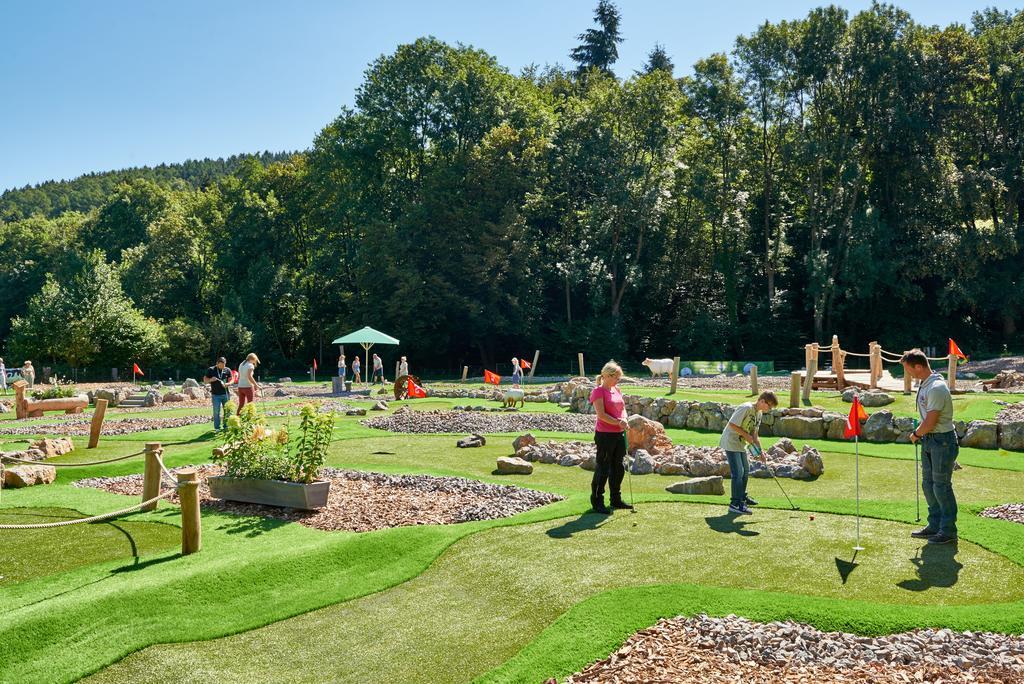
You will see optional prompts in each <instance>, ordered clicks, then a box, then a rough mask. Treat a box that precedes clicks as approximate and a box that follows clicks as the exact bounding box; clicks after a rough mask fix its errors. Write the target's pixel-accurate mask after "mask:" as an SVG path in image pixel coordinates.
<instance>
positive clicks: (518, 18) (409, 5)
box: [0, 0, 1012, 190]
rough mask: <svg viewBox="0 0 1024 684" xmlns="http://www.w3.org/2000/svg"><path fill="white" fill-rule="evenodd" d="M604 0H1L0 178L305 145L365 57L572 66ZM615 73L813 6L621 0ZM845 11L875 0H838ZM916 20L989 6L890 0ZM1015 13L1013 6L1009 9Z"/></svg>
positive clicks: (960, 18)
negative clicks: (401, 52) (423, 44)
mask: <svg viewBox="0 0 1024 684" xmlns="http://www.w3.org/2000/svg"><path fill="white" fill-rule="evenodd" d="M596 4H597V0H547V1H544V0H517V2H504V3H496V2H485V1H482V0H476V1H470V0H433V1H432V2H426V1H424V0H419V1H407V0H392V1H390V2H389V1H383V0H379V1H377V2H365V1H363V2H353V1H350V0H336V1H335V2H326V1H312V0H311V1H303V0H296V1H294V2H282V1H280V0H277V1H273V2H270V1H264V0H246V1H245V2H241V1H234V0H231V1H229V0H213V1H211V0H206V2H198V1H194V0H173V1H171V2H139V1H138V0H134V1H132V2H128V1H124V0H95V1H92V2H86V1H84V0H79V1H74V2H72V1H63V2H62V1H59V0H51V1H48V2H47V1H45V0H40V1H39V2H18V3H16V2H14V1H13V0H10V1H7V2H2V4H0V45H2V46H3V48H2V49H0V190H3V189H6V188H10V187H21V186H23V185H25V184H28V183H38V182H41V181H44V180H49V179H60V178H72V177H74V176H77V175H80V174H82V173H85V172H89V171H105V170H110V169H117V168H123V167H126V166H139V165H151V164H157V163H160V162H175V161H182V160H184V159H188V158H202V157H220V156H227V155H230V154H235V153H239V152H256V151H261V150H272V151H278V150H297V149H305V148H307V147H309V145H310V144H311V142H312V140H313V136H314V135H315V134H316V133H317V131H319V130H320V128H322V127H323V126H324V124H326V123H327V122H328V121H330V120H331V119H332V118H334V117H335V116H337V114H338V112H339V110H340V109H341V107H342V106H344V105H350V104H351V103H352V101H353V95H354V92H355V89H356V88H357V87H358V85H359V83H360V82H361V80H362V76H363V72H364V70H365V69H366V66H367V64H368V63H369V62H370V61H371V60H373V59H374V58H375V57H377V56H378V55H380V54H382V53H388V52H391V51H392V50H393V49H394V47H395V46H396V45H398V44H400V43H404V42H409V41H411V40H414V39H415V38H417V37H419V36H424V35H434V36H437V37H438V38H441V39H443V40H446V41H449V42H453V43H454V42H462V43H467V44H471V45H473V46H475V47H478V48H482V49H484V50H487V51H488V52H490V53H491V54H493V55H495V56H496V57H497V58H498V61H499V62H500V63H502V64H503V65H505V66H507V67H508V68H510V69H511V70H513V71H518V70H519V69H520V68H521V67H523V66H525V65H527V64H530V63H537V64H539V65H544V64H548V63H555V62H561V63H568V62H569V59H568V53H569V50H570V49H571V48H572V47H573V46H574V45H575V44H576V35H577V34H579V33H580V32H582V31H583V30H584V29H586V28H588V27H589V26H590V25H591V17H592V14H593V9H594V6H595V5H596ZM618 4H619V7H620V9H621V10H622V15H623V20H622V32H623V34H624V36H625V38H626V42H625V43H623V44H622V46H621V47H620V60H619V63H618V64H617V65H616V71H617V73H619V74H620V75H622V74H627V73H631V72H632V71H633V70H634V69H636V68H638V67H639V66H640V64H642V63H643V61H644V58H645V56H646V54H647V52H648V51H649V50H650V49H651V47H652V46H653V45H654V44H655V43H656V42H661V43H662V44H664V45H665V47H666V49H667V51H668V53H669V54H670V55H671V56H672V59H673V61H674V62H675V64H676V67H677V69H676V71H677V74H680V73H683V72H687V71H689V68H690V65H692V64H693V62H694V61H696V60H697V59H700V58H701V57H704V56H706V55H708V54H710V53H712V52H716V51H723V50H730V49H731V47H732V44H733V41H734V39H735V37H736V36H737V35H739V34H741V33H749V32H751V31H752V30H754V29H755V28H756V27H757V25H758V24H759V23H761V22H763V21H765V20H766V19H768V20H772V21H776V20H780V19H792V18H797V17H800V16H803V15H804V14H806V12H807V10H808V9H810V8H811V7H815V6H818V5H821V4H825V3H822V2H799V1H797V0H786V1H783V2H764V1H762V2H751V1H749V0H718V1H717V2H707V1H705V2H691V1H689V0H685V1H677V2H672V1H670V0H657V1H656V0H620V1H619V3H618ZM837 4H840V5H842V6H844V7H846V8H848V9H850V10H851V11H853V12H855V11H857V10H860V9H863V8H865V7H867V6H869V4H870V3H869V2H866V1H865V2H838V3H837ZM897 4H899V5H900V6H901V7H903V8H905V9H907V10H908V11H910V13H911V14H912V15H913V16H914V18H915V19H916V20H917V21H918V22H921V23H925V24H940V25H945V24H948V23H951V22H960V23H967V22H968V21H969V20H970V15H971V12H972V11H973V10H974V9H979V8H981V7H983V6H984V5H985V3H984V2H981V3H979V4H973V3H966V2H951V1H946V0H932V1H931V2H928V1H925V0H912V1H910V0H908V1H904V2H901V3H897ZM1004 7H1005V8H1010V9H1012V6H1004Z"/></svg>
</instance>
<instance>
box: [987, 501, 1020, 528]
mask: <svg viewBox="0 0 1024 684" xmlns="http://www.w3.org/2000/svg"><path fill="white" fill-rule="evenodd" d="M981 515H982V516H984V517H986V518H994V519H996V520H1009V521H1010V522H1015V523H1020V524H1022V525H1024V503H1008V504H1003V505H1002V506H993V507H991V508H986V509H985V510H983V511H982V512H981Z"/></svg>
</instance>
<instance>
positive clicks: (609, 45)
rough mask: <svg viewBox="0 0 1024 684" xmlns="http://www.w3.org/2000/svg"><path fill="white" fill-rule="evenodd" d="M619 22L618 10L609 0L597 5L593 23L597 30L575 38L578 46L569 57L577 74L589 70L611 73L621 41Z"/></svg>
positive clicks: (588, 31)
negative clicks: (574, 65)
mask: <svg viewBox="0 0 1024 684" xmlns="http://www.w3.org/2000/svg"><path fill="white" fill-rule="evenodd" d="M621 21H622V15H621V14H620V13H619V8H618V7H616V6H615V4H614V3H612V2H611V0H600V2H598V3H597V9H595V10H594V23H596V24H597V25H598V28H590V29H587V30H586V31H584V32H583V33H581V34H580V35H579V36H577V38H578V39H579V40H580V44H579V45H577V46H576V47H575V48H573V50H572V53H571V55H570V56H571V57H572V59H573V61H574V62H576V64H577V65H578V66H577V72H578V73H580V74H584V73H586V72H587V71H589V70H591V69H597V70H599V71H603V72H605V73H609V74H610V73H611V71H612V65H613V64H615V62H617V61H618V59H619V43H621V42H622V41H623V38H622V36H621V35H620V33H619V22H621Z"/></svg>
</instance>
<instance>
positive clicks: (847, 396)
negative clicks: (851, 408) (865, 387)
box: [843, 387, 859, 404]
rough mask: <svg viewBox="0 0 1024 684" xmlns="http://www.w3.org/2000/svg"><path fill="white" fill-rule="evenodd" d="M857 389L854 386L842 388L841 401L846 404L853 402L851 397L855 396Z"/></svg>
mask: <svg viewBox="0 0 1024 684" xmlns="http://www.w3.org/2000/svg"><path fill="white" fill-rule="evenodd" d="M858 391H859V390H858V389H857V388H856V387H847V388H846V389H844V390H843V401H845V402H846V403H847V404H852V403H853V398H854V397H855V396H857V392H858Z"/></svg>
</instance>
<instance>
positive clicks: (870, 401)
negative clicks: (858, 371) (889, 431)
mask: <svg viewBox="0 0 1024 684" xmlns="http://www.w3.org/2000/svg"><path fill="white" fill-rule="evenodd" d="M894 401H896V400H895V399H893V398H892V397H891V396H889V395H888V394H886V393H885V392H879V391H868V392H861V395H860V403H861V404H863V405H864V406H866V407H867V408H878V407H880V406H888V405H889V404H891V403H892V402H894Z"/></svg>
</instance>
